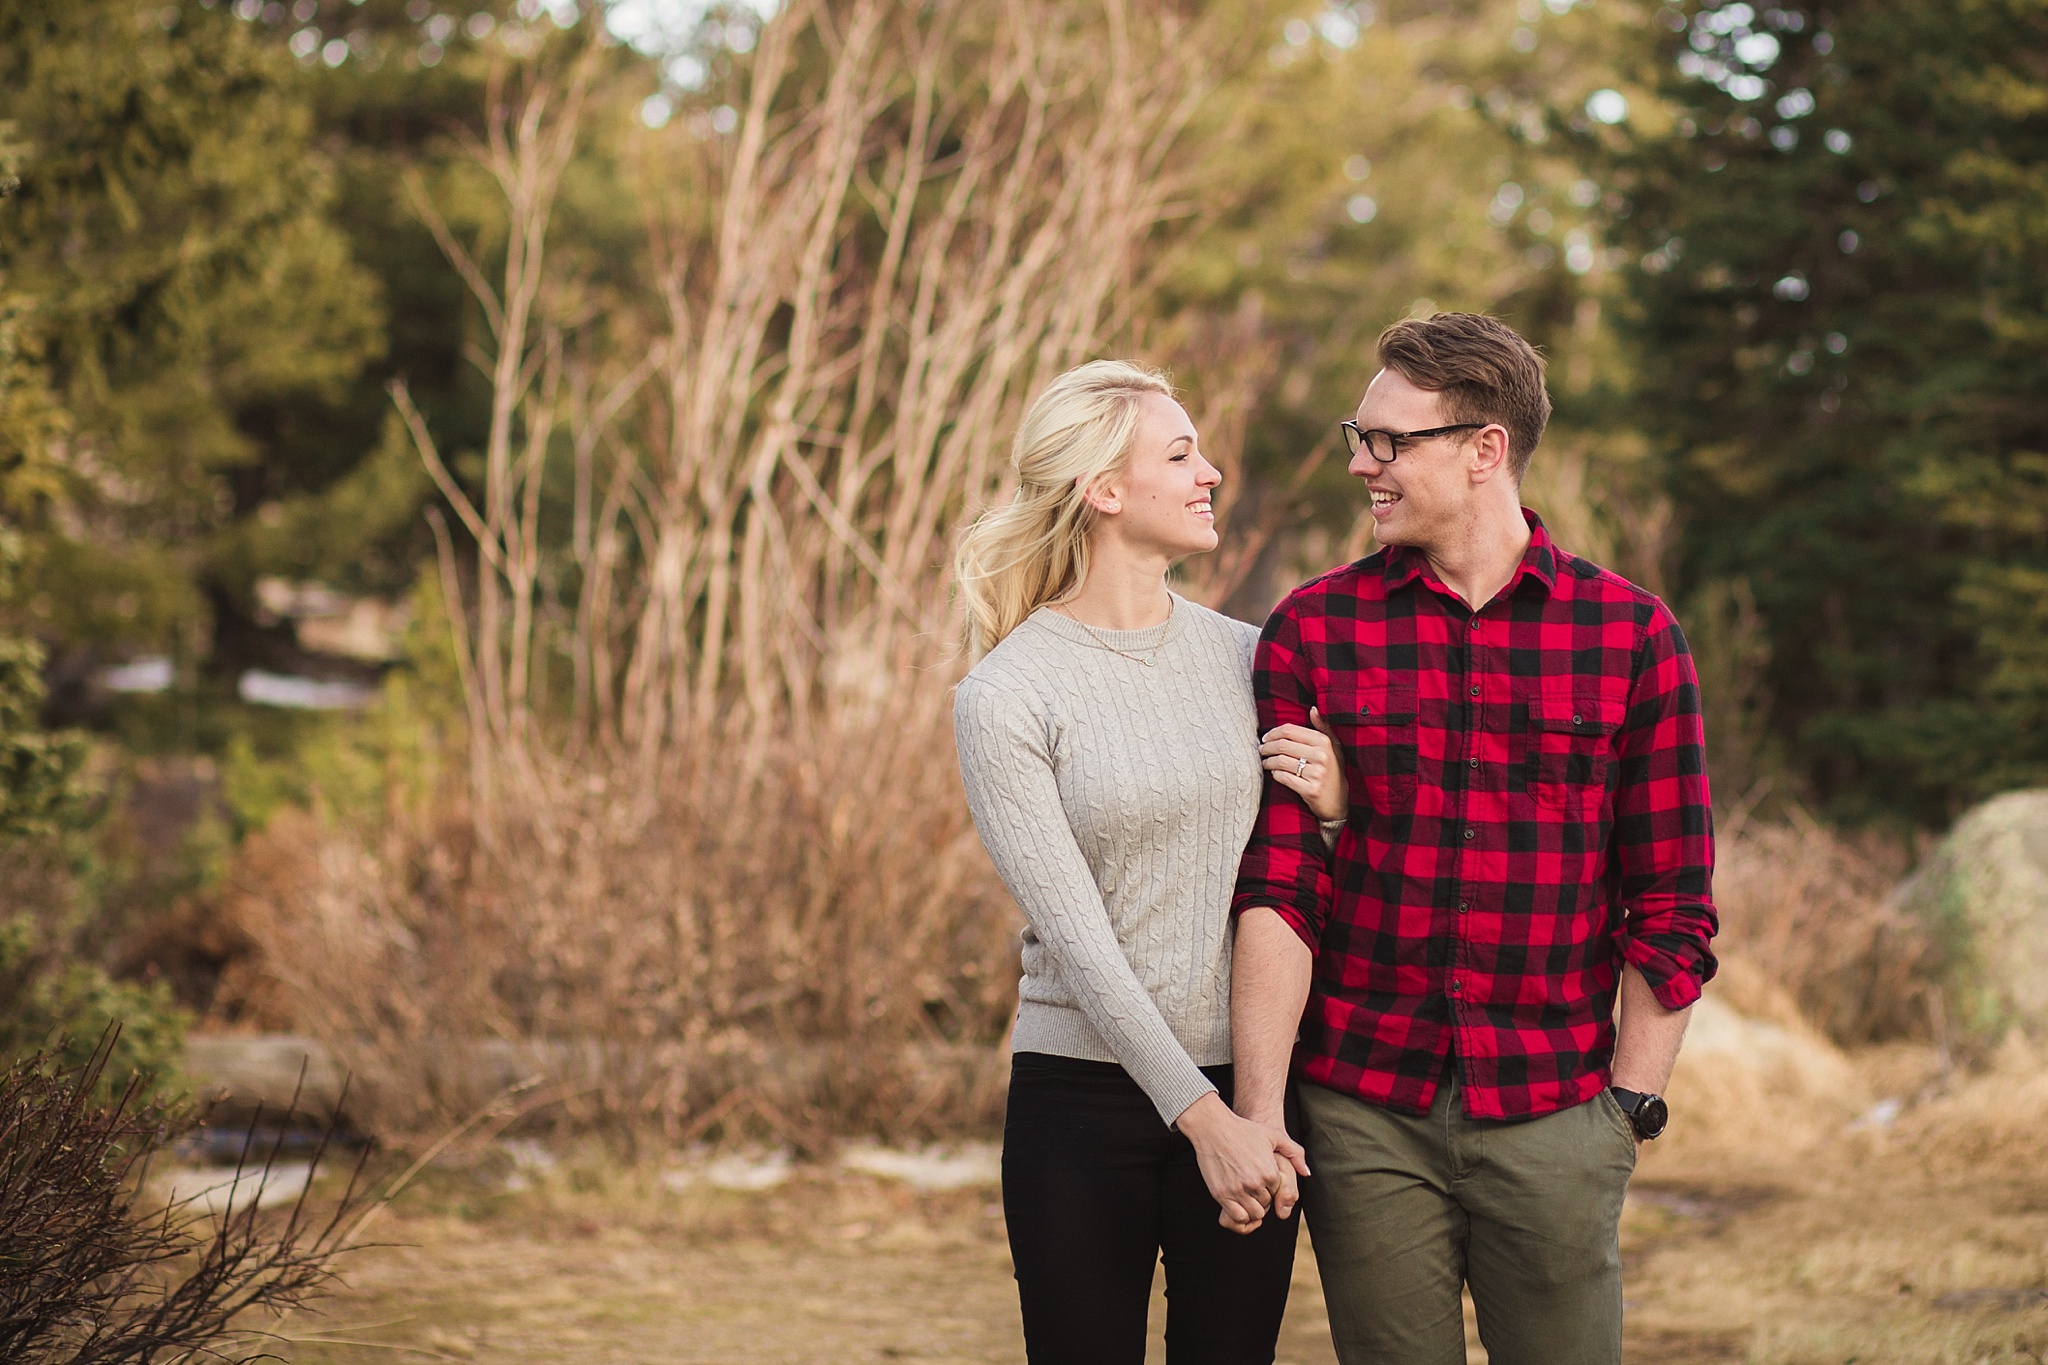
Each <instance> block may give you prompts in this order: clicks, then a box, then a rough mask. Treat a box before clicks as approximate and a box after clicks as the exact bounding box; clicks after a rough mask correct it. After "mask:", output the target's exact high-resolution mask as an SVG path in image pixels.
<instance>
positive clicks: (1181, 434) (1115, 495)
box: [1089, 393, 1223, 559]
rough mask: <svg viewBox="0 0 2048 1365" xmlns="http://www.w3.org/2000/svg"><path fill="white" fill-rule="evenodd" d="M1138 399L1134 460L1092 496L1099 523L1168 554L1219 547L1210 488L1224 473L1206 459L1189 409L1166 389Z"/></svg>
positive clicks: (1132, 543)
mask: <svg viewBox="0 0 2048 1365" xmlns="http://www.w3.org/2000/svg"><path fill="white" fill-rule="evenodd" d="M1138 401H1139V413H1138V431H1137V435H1136V437H1135V438H1134V439H1133V440H1132V443H1131V457H1130V461H1129V463H1128V464H1127V465H1126V466H1125V468H1124V469H1123V471H1122V472H1121V473H1119V474H1117V475H1115V476H1113V477H1112V478H1111V479H1109V480H1108V481H1107V482H1106V483H1104V484H1100V485H1098V486H1097V487H1096V489H1095V491H1094V492H1093V493H1092V494H1091V495H1090V497H1089V501H1091V502H1093V503H1094V504H1095V510H1096V511H1097V512H1099V513H1101V514H1102V518H1103V519H1102V521H1101V522H1100V523H1098V525H1099V526H1100V528H1101V530H1103V531H1104V532H1106V533H1108V534H1111V535H1114V536H1116V537H1117V538H1118V539H1119V540H1122V541H1123V542H1124V543H1125V544H1126V545H1127V546H1128V547H1129V548H1131V549H1133V550H1139V551H1149V552H1151V553H1154V554H1160V555H1164V556H1165V557H1167V558H1168V559H1179V558H1180V557H1181V556H1183V555H1193V554H1203V553H1205V552H1207V551H1209V550H1213V549H1215V548H1216V513H1215V509H1214V508H1213V507H1211V506H1210V504H1209V493H1210V490H1211V489H1213V488H1215V487H1216V485H1217V484H1219V483H1222V482H1223V474H1222V472H1221V471H1220V470H1218V469H1217V468H1216V466H1215V465H1212V464H1210V463H1209V462H1208V461H1207V460H1205V459H1203V458H1202V452H1201V450H1200V449H1199V448H1198V446H1197V445H1196V438H1195V424H1194V423H1193V422H1192V421H1190V420H1188V414H1187V410H1186V409H1185V408H1183V407H1181V405H1180V404H1178V403H1176V402H1174V401H1173V400H1172V399H1171V398H1168V397H1167V396H1166V395H1165V394H1162V393H1148V394H1145V395H1144V396H1143V397H1142V398H1140V399H1139V400H1138Z"/></svg>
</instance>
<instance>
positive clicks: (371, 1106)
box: [228, 685, 1016, 1146]
mask: <svg viewBox="0 0 2048 1365" xmlns="http://www.w3.org/2000/svg"><path fill="white" fill-rule="evenodd" d="M944 699H945V691H944V689H943V687H942V686H939V685H931V686H927V687H924V688H922V689H918V688H912V689H910V694H909V695H908V696H907V697H905V698H904V699H903V701H902V702H901V703H899V704H897V705H895V706H892V707H891V708H890V709H889V712H888V713H887V714H882V715H878V716H875V717H873V718H872V719H871V720H869V721H868V722H867V723H865V724H857V723H855V722H852V721H848V722H847V723H846V724H845V726H844V728H843V729H842V731H841V732H840V733H839V734H838V735H836V736H834V737H833V738H832V740H831V742H829V743H825V744H821V745H820V746H818V747H817V748H816V749H813V750H808V751H806V750H800V749H798V748H797V747H796V746H795V745H787V746H784V747H782V748H779V749H777V750H774V751H771V752H766V753H762V752H758V751H750V750H749V749H747V748H746V747H745V746H744V745H741V744H738V743H710V744H706V745H705V746H704V747H703V749H702V750H701V752H702V753H703V754H704V755H705V758H704V760H703V761H700V762H697V763H694V764H691V765H690V766H688V767H687V768H682V769H679V770H677V771H674V772H672V773H670V774H668V775H666V776H665V777H664V778H663V779H662V780H661V781H660V786H659V791H658V792H657V793H656V794H655V796H654V799H652V800H651V801H650V800H648V799H646V794H645V793H643V792H642V791H640V790H638V784H637V783H636V782H633V781H630V780H627V779H626V778H625V777H624V776H623V775H621V774H616V773H614V774H606V773H603V772H601V771H596V770H592V769H588V768H585V769H583V770H580V771H578V772H575V773H570V774H564V775H563V777H564V780H563V781H561V782H559V783H555V784H551V785H553V786H554V787H555V790H556V792H557V796H556V799H555V800H554V801H553V802H551V803H550V804H549V805H548V806H547V807H546V808H544V809H532V808H524V809H522V808H519V807H511V808H508V809H505V810H502V811H501V812H500V814H499V825H498V829H497V831H496V833H495V835H494V837H493V838H491V839H489V840H488V841H487V840H485V839H484V838H482V837H480V829H479V825H478V823H477V822H476V821H475V820H474V819H473V818H472V812H471V810H470V808H469V806H468V804H467V802H466V800H465V799H464V798H463V796H462V794H461V793H460V792H459V791H458V792H455V793H450V794H449V799H448V800H447V801H446V803H445V804H442V805H440V806H439V807H438V808H436V809H432V810H427V811H415V812H410V813H400V814H395V815H392V816H390V817H388V820H387V822H386V823H385V824H383V825H382V826H380V827H377V828H374V829H366V828H353V827H350V826H348V825H347V824H345V823H343V822H340V821H337V820H333V819H327V820H323V819H321V818H319V817H316V816H314V815H312V814H309V813H303V812H299V813H293V814H290V815H286V816H284V817H281V818H279V819H278V820H277V821H276V822H274V823H273V824H272V826H271V828H270V829H269V830H268V831H266V832H265V833H263V834H261V835H258V836H256V837H255V838H254V839H252V840H251V841H250V843H249V845H248V846H247V848H246V850H245V852H244V855H243V857H242V858H241V860H240V864H239V870H238V873H237V875H236V876H235V878H234V890H233V892H232V893H231V896H230V903H229V905H228V913H229V914H230V915H231V916H232V917H233V918H234V919H235V920H236V921H237V922H239V923H240V924H241V925H242V926H243V927H244V928H245V929H246V930H247V931H248V932H249V933H250V934H251V936H252V937H254V938H255V939H256V940H257V941H258V942H259V943H261V944H262V946H263V950H264V952H263V958H262V965H261V968H260V972H259V978H260V980H259V982H258V988H259V989H260V988H262V981H267V982H268V983H269V984H270V986H271V987H273V988H278V989H281V990H282V992H283V993H284V994H286V995H288V996H289V997H290V998H291V999H292V1000H293V1001H294V1002H295V1007H296V1009H297V1011H298V1016H299V1022H300V1024H301V1025H302V1026H303V1027H305V1028H307V1029H309V1030H310V1031H311V1032H313V1033H314V1034H316V1035H317V1036H318V1037H320V1038H321V1039H322V1040H323V1041H324V1042H325V1043H326V1044H327V1045H328V1046H329V1047H330V1048H331V1049H332V1050H333V1051H334V1052H335V1054H336V1056H337V1058H338V1059H339V1060H341V1061H342V1062H343V1064H344V1065H346V1066H348V1067H349V1068H350V1069H351V1070H353V1071H354V1072H355V1073H356V1075H357V1077H358V1078H359V1084H360V1086H361V1093H362V1096H363V1099H362V1100H361V1101H360V1104H359V1107H358V1110H357V1114H356V1117H358V1119H359V1120H363V1121H367V1122H370V1123H372V1124H373V1125H374V1126H376V1127H379V1128H382V1129H384V1130H386V1131H414V1132H416V1131H420V1130H422V1129H425V1128H428V1127H431V1126H434V1125H437V1124H443V1123H446V1122H447V1121H449V1120H450V1119H452V1118H455V1117H458V1116H460V1115H461V1114H463V1113H466V1112H468V1111H469V1110H471V1109H473V1108H475V1107H476V1106H478V1105H479V1104H481V1103H484V1102H485V1101H487V1100H488V1099H489V1097H490V1095H491V1093H492V1092H493V1091H495V1090H498V1089H499V1088H501V1087H502V1086H505V1085H508V1084H512V1083H515V1082H517V1081H519V1080H522V1079H524V1078H526V1077H528V1076H539V1077H543V1078H545V1080H546V1082H547V1085H548V1089H547V1091H546V1092H545V1093H546V1094H548V1095H549V1096H551V1097H553V1098H555V1099H559V1100H560V1101H561V1107H560V1108H558V1109H554V1110H552V1111H550V1112H552V1113H554V1114H556V1115H561V1116H566V1117H568V1118H571V1119H574V1120H580V1121H586V1122H587V1121H593V1120H594V1121H599V1122H601V1123H603V1124H605V1125H606V1126H613V1127H620V1126H622V1127H623V1128H625V1129H628V1130H636V1129H643V1128H645V1127H646V1126H647V1125H649V1124H651V1125H653V1126H654V1127H656V1128H658V1130H659V1131H660V1132H661V1133H662V1134H663V1135H664V1137H665V1138H666V1139H667V1140H670V1141H679V1140H687V1139H689V1138H692V1137H695V1136H698V1135H701V1134H704V1133H706V1132H707V1131H710V1130H711V1129H712V1127H713V1125H717V1127H718V1131H720V1132H722V1133H725V1134H727V1135H730V1134H731V1133H734V1132H737V1131H742V1130H751V1131H757V1132H758V1131H759V1130H761V1129H762V1128H766V1129H768V1130H770V1131H771V1132H772V1133H773V1135H775V1136H777V1137H779V1138H780V1139H782V1140H786V1141H793V1142H796V1143H798V1144H799V1145H803V1146H815V1145H817V1143H818V1142H819V1141H820V1140H822V1137H823V1135H824V1134H826V1133H829V1132H834V1131H849V1130H865V1131H880V1132H884V1133H888V1134H921V1133H934V1132H940V1131H947V1130H954V1129H958V1128H960V1127H962V1126H978V1125H985V1124H987V1123H988V1122H991V1121H992V1120H993V1119H994V1117H995V1116H996V1115H998V1114H999V1113H1000V1111H1001V1090H1000V1086H1001V1082H1002V1079H1003V1074H1002V1068H1001V1057H1000V1052H999V1050H998V1049H997V1048H996V1047H995V1046H994V1045H995V1044H997V1043H999V1042H1000V1040H1001V1038H1002V1036H1003V1032H1004V1028H1005V1026H1006V1024H1007V1022H1008V1019H1009V1015H1010V1010H1011V1008H1012V1006H1013V1005H1014V997H1015V988H1016V969H1015V961H1014V955H1015V945H1014V939H1015V923H1016V918H1015V916H1016V912H1015V910H1014V909H1013V908H1012V907H1011V905H1010V902H1009V900H1008V898H1007V896H1005V894H1004V893H1003V890H1002V887H1001V885H1000V883H999V882H998V881H997V880H996V878H995V875H994V871H993V869H992V868H990V866H989V865H988V862H987V858H986V855H985V854H984V853H983V852H982V850H981V846H980V843H979V841H978V839H977V838H976V836H975V833H974V830H973V827H972V824H971V823H970V821H969V819H968V816H967V812H966V808H965V804H964V802H963V801H962V799H961V797H960V793H959V786H958V778H957V777H956V776H955V774H954V771H953V758H952V745H951V742H950V732H949V727H948V726H947V725H946V723H945V721H946V717H945V713H944V710H943V707H942V703H943V701H944ZM570 779H573V780H570Z"/></svg>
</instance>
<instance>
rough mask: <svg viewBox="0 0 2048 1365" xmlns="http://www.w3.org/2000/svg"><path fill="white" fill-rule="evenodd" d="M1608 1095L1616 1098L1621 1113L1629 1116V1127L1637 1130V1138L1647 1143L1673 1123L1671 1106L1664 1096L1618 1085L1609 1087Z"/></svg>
mask: <svg viewBox="0 0 2048 1365" xmlns="http://www.w3.org/2000/svg"><path fill="white" fill-rule="evenodd" d="M1607 1093H1608V1094H1610V1095H1612V1096H1614V1102H1615V1103H1616V1104H1618V1105H1620V1106H1621V1112H1622V1113H1624V1114H1626V1115H1628V1123H1629V1127H1631V1128H1633V1129H1635V1130H1636V1136H1637V1137H1639V1138H1641V1139H1642V1140H1643V1141H1645V1142H1648V1141H1649V1140H1650V1139H1651V1138H1653V1137H1656V1136H1657V1135H1658V1134H1659V1133H1661V1132H1663V1131H1664V1125H1666V1124H1667V1123H1670V1122H1671V1106H1669V1105H1667V1104H1666V1103H1664V1097H1663V1096H1662V1095H1645V1094H1643V1093H1642V1092H1641V1091H1640V1090H1623V1089H1622V1088H1621V1087H1620V1086H1618V1085H1610V1086H1608V1087H1607Z"/></svg>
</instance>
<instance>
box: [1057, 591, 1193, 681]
mask: <svg viewBox="0 0 2048 1365" xmlns="http://www.w3.org/2000/svg"><path fill="white" fill-rule="evenodd" d="M1056 610H1057V611H1058V612H1059V614H1060V615H1062V616H1064V617H1066V618H1067V619H1068V620H1069V621H1072V622H1073V623H1074V624H1075V625H1077V626H1079V627H1080V628H1081V629H1083V630H1085V631H1087V632H1088V638H1090V639H1091V640H1093V641H1095V643H1096V644H1098V645H1100V646H1101V647H1102V648H1104V649H1106V650H1108V651H1109V652H1110V653H1112V654H1119V655H1122V656H1123V657H1124V658H1126V659H1129V660H1130V661H1131V662H1132V663H1136V664H1143V665H1145V667H1147V668H1150V667H1152V663H1153V660H1155V659H1157V658H1158V657H1159V651H1160V650H1162V649H1164V648H1166V642H1167V641H1168V640H1170V639H1171V638H1173V618H1174V616H1175V614H1176V613H1178V612H1179V611H1180V601H1179V599H1177V598H1175V597H1173V596H1172V595H1171V594H1169V595H1168V596H1167V599H1166V620H1165V621H1164V622H1162V623H1161V624H1163V625H1164V626H1165V627H1166V629H1165V630H1164V631H1163V632H1161V634H1160V636H1159V643H1158V644H1156V645H1154V646H1152V652H1151V653H1150V654H1143V655H1140V654H1133V653H1131V652H1130V651H1129V650H1127V649H1118V648H1117V647H1116V646H1115V645H1113V644H1111V643H1110V642H1109V641H1107V640H1105V639H1103V638H1102V633H1101V632H1100V631H1098V630H1096V629H1095V627H1093V626H1091V625H1089V624H1088V623H1087V622H1086V621H1083V620H1082V619H1081V618H1080V617H1078V616H1076V615H1074V613H1073V612H1071V611H1068V610H1067V609H1066V608H1065V607H1064V606H1062V607H1058V608H1056Z"/></svg>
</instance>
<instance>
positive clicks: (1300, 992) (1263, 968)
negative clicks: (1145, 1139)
mask: <svg viewBox="0 0 2048 1365" xmlns="http://www.w3.org/2000/svg"><path fill="white" fill-rule="evenodd" d="M1314 966H1315V958H1314V956H1313V955H1312V954H1311V953H1310V952H1309V950H1308V945H1307V944H1305V943H1303V942H1302V941H1301V939H1300V938H1299V937H1297V936H1296V934H1295V932H1294V930H1292V929H1290V928H1288V927H1287V922H1286V921H1285V920H1283V919H1281V918H1280V916H1279V915H1278V914H1276V913H1274V912H1273V911H1272V910H1269V909H1267V908H1266V907H1265V906H1254V907H1253V908H1252V909H1250V910H1246V911H1245V912H1244V913H1243V914H1241V915H1239V916H1238V918H1237V940H1236V943H1235V945H1234V946H1233V948H1232V950H1231V959H1230V1051H1231V1061H1232V1062H1233V1063H1234V1066H1233V1070H1234V1072H1235V1088H1236V1094H1235V1096H1234V1106H1233V1107H1235V1108H1236V1110H1237V1112H1238V1113H1239V1114H1242V1115H1243V1116H1244V1117H1246V1118H1248V1119H1254V1120H1257V1121H1258V1122H1260V1123H1266V1124H1271V1125H1272V1126H1274V1127H1276V1128H1277V1127H1280V1126H1282V1124H1283V1120H1284V1116H1285V1109H1286V1099H1287V1068H1288V1065H1289V1063H1290V1062H1291V1061H1292V1060H1293V1057H1294V1035H1295V1033H1296V1031H1297V1030H1299V1029H1300V1027H1301V1012H1302V1010H1303V1008H1304V1007H1305V1006H1306V1005H1307V1004H1308V983H1309V976H1310V973H1311V971H1312V969H1313V968H1314Z"/></svg>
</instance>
